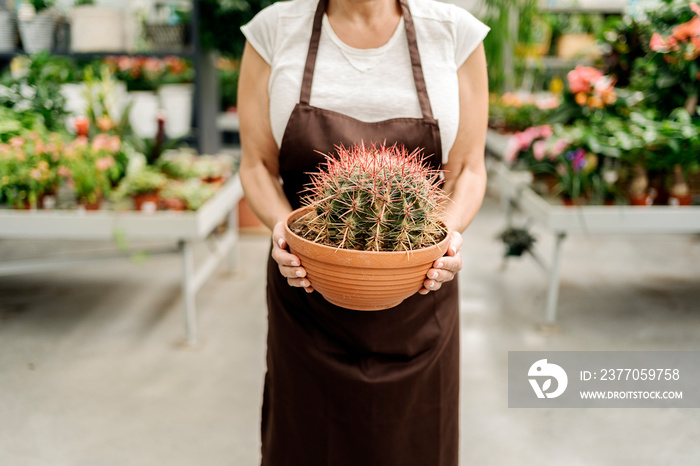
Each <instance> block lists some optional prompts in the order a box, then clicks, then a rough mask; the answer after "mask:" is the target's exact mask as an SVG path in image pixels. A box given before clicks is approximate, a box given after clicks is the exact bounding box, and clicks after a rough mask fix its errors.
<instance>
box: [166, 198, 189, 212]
mask: <svg viewBox="0 0 700 466" xmlns="http://www.w3.org/2000/svg"><path fill="white" fill-rule="evenodd" d="M162 204H163V208H164V209H166V210H175V211H178V212H180V211H183V210H186V209H187V202H185V201H184V199H180V198H179V197H169V198H167V199H163V201H162Z"/></svg>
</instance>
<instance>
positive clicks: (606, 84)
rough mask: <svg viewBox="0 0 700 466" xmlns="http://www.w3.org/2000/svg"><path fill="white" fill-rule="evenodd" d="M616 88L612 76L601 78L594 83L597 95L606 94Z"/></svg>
mask: <svg viewBox="0 0 700 466" xmlns="http://www.w3.org/2000/svg"><path fill="white" fill-rule="evenodd" d="M614 88H615V80H614V79H613V78H611V77H610V76H601V77H600V78H598V79H596V80H595V81H593V89H594V90H595V92H596V93H597V94H605V93H606V92H610V91H612V90H613V89H614Z"/></svg>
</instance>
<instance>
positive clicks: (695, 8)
mask: <svg viewBox="0 0 700 466" xmlns="http://www.w3.org/2000/svg"><path fill="white" fill-rule="evenodd" d="M690 9H691V10H693V12H694V13H695V14H696V15H698V16H700V6H698V4H697V3H695V2H690Z"/></svg>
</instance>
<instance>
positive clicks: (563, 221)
mask: <svg viewBox="0 0 700 466" xmlns="http://www.w3.org/2000/svg"><path fill="white" fill-rule="evenodd" d="M489 172H490V173H489V174H490V179H491V181H492V182H494V183H495V185H496V188H497V189H498V191H499V192H500V196H501V200H502V202H503V205H504V207H505V210H506V223H507V224H508V227H510V226H512V214H513V211H514V210H515V209H517V210H519V211H520V212H522V213H523V214H525V215H526V216H527V217H528V218H529V219H531V220H533V221H536V222H538V223H539V224H541V225H543V226H544V227H546V228H547V229H549V230H550V231H552V232H553V233H554V236H555V243H554V251H553V253H552V258H551V262H550V263H549V264H547V263H546V262H545V261H544V260H542V259H541V258H540V256H539V255H538V254H537V253H536V252H535V251H529V252H530V254H531V255H532V256H533V258H535V260H536V261H537V262H538V263H539V264H540V265H541V266H542V267H543V268H544V269H545V271H546V272H547V274H548V276H549V288H548V292H547V303H546V308H545V315H544V317H545V319H544V323H545V325H554V324H555V321H556V314H557V300H558V296H559V275H560V274H559V267H560V263H561V247H562V243H563V241H564V239H565V238H566V236H567V235H568V234H570V233H585V234H587V235H604V234H696V233H700V206H687V207H671V206H648V207H645V206H641V207H638V206H627V205H619V206H618V205H616V206H576V207H569V206H563V205H557V204H553V203H551V202H550V201H548V200H547V199H544V198H543V197H542V196H540V195H539V194H537V193H535V192H534V191H533V190H532V189H531V188H530V187H529V180H528V177H527V174H525V176H523V173H518V172H512V171H510V170H509V169H508V168H507V167H506V166H505V165H504V164H503V163H501V162H494V163H492V164H491V167H490V169H489Z"/></svg>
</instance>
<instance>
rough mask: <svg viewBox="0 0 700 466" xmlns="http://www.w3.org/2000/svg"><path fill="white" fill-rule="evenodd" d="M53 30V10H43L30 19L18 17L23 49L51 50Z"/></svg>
mask: <svg viewBox="0 0 700 466" xmlns="http://www.w3.org/2000/svg"><path fill="white" fill-rule="evenodd" d="M55 30H56V13H55V12H54V11H53V10H44V11H42V12H40V13H37V14H36V16H34V18H32V19H28V20H27V19H20V20H19V33H20V36H21V37H22V46H23V47H24V51H25V52H27V53H37V52H41V51H43V50H51V48H52V47H53V35H54V31H55Z"/></svg>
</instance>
